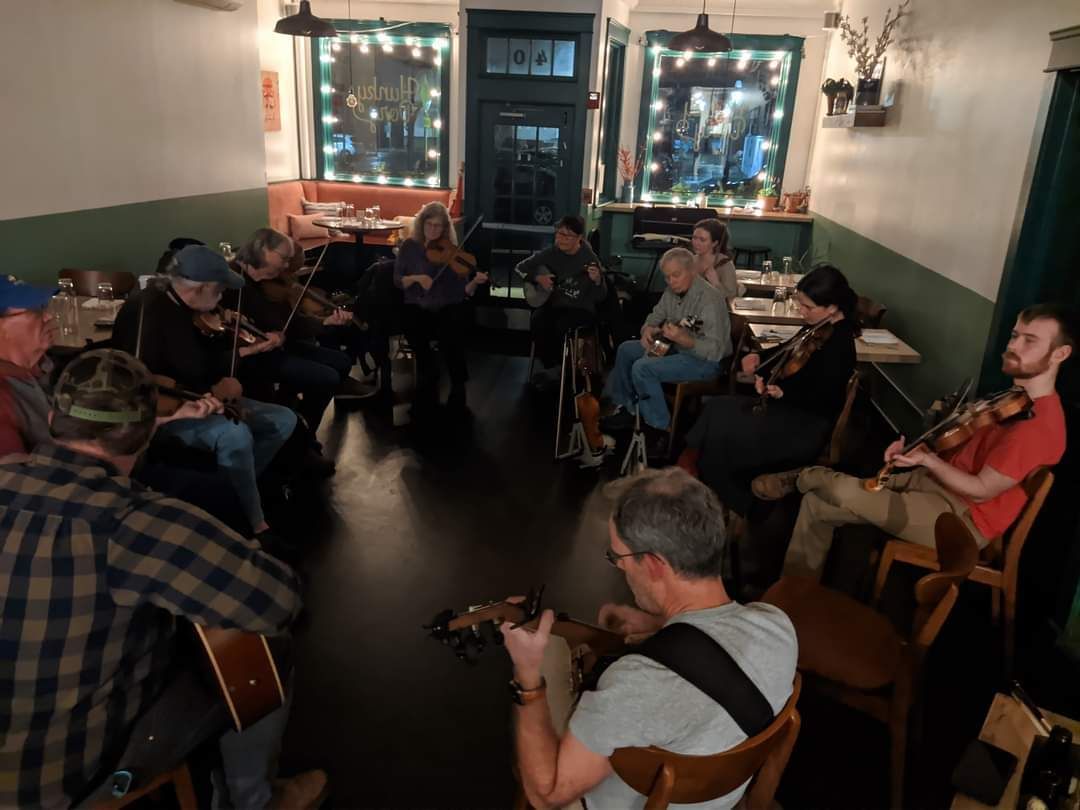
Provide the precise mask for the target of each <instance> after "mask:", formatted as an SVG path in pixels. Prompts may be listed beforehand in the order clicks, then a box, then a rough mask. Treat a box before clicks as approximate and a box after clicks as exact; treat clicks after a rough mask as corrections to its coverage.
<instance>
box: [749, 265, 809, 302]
mask: <svg viewBox="0 0 1080 810" xmlns="http://www.w3.org/2000/svg"><path fill="white" fill-rule="evenodd" d="M774 272H776V271H774ZM764 275H765V274H764V273H762V272H761V271H760V270H736V271H735V279H736V280H737V281H738V282H739V284H741V285H742V286H743V287H744V288H745V289H746V295H747V296H748V297H751V298H762V297H764V298H772V296H773V293H774V292H775V291H776V288H777V287H784V288H785V289H788V290H792V289H794V288H795V285H796V284H798V283H799V282H800V281H802V278H803V277H802V274H800V273H791V274H789V275H784V274H783V273H780V274H779V281H778V283H776V284H766V283H765V282H764V281H763V279H762V276H764Z"/></svg>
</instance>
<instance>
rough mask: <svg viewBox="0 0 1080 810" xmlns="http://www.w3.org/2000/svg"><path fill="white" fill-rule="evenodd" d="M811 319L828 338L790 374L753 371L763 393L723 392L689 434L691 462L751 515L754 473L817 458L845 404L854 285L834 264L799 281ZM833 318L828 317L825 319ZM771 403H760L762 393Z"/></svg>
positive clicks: (758, 360)
mask: <svg viewBox="0 0 1080 810" xmlns="http://www.w3.org/2000/svg"><path fill="white" fill-rule="evenodd" d="M796 300H797V301H798V304H799V310H800V312H801V313H802V317H803V320H804V321H805V322H806V324H807V326H814V325H818V324H821V327H822V328H823V329H825V330H827V337H826V339H825V340H824V342H823V343H822V344H821V346H820V347H819V348H818V349H817V350H816V351H814V352H813V354H811V355H810V358H809V360H807V362H806V364H805V365H804V366H803V367H802V368H801V369H799V371H797V372H796V373H794V374H792V375H791V376H790V377H783V378H782V379H778V380H777V381H775V382H774V383H773V384H772V385H769V384H768V383H767V380H768V378H769V375H770V374H771V371H772V368H771V366H770V367H769V368H766V369H762V371H761V373H760V374H758V375H756V376H755V378H754V382H755V388H756V390H757V393H758V396H757V397H749V396H721V397H716V398H715V399H712V400H710V401H709V402H708V404H707V405H706V406H705V408H704V410H703V411H702V413H701V416H700V417H699V418H698V421H697V423H696V424H695V425H694V427H693V428H692V429H691V430H690V433H689V434H688V435H687V437H686V442H687V450H688V452H687V453H686V454H684V459H685V460H686V463H687V464H690V465H694V464H696V467H697V471H698V473H699V475H700V477H701V480H702V481H704V482H705V483H706V484H708V485H709V486H710V487H712V488H713V489H714V490H716V492H717V494H718V495H719V496H720V499H721V500H722V501H723V502H724V504H725V505H726V506H727V507H728V508H730V509H731V510H733V511H734V512H737V513H738V514H740V515H744V516H745V515H746V513H747V511H748V510H749V508H750V504H751V503H752V502H753V493H752V492H751V490H750V481H751V480H752V479H753V477H754V476H755V475H758V474H760V473H763V472H771V471H775V470H786V469H789V468H791V467H797V466H800V465H803V464H806V463H808V462H811V461H813V460H814V459H815V458H817V456H818V454H820V452H821V450H822V448H823V447H824V446H825V442H826V441H828V439H829V435H830V433H831V432H832V428H833V425H834V424H835V422H836V418H837V416H839V414H840V411H841V410H842V409H843V407H844V398H845V395H846V391H847V383H848V380H849V379H850V378H851V373H852V371H853V370H854V368H855V337H856V335H858V333H859V327H858V324H857V322H856V319H855V304H856V301H857V298H856V295H855V292H854V291H853V290H852V289H851V287H850V285H849V284H848V282H847V279H846V278H844V274H843V273H841V272H840V271H839V270H837V269H836V268H835V267H833V266H831V265H821V266H819V267H816V268H814V269H813V270H811V271H810V272H809V273H807V274H806V275H805V276H804V277H803V279H802V280H801V281H800V282H799V284H798V286H797V287H796ZM823 322H827V323H823ZM775 351H778V349H774V350H772V352H765V353H762V354H758V353H753V354H748V355H746V356H745V357H744V358H743V359H742V363H741V364H742V370H743V371H744V372H746V373H748V374H752V373H754V372H756V371H757V370H758V368H759V367H760V366H761V365H762V363H767V362H768V358H769V356H770V355H771V354H772V353H773V352H775ZM763 397H764V398H765V401H766V407H765V408H755V407H754V406H755V405H757V404H758V403H759V402H760V401H761V399H762V398H763Z"/></svg>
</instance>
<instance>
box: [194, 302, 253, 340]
mask: <svg viewBox="0 0 1080 810" xmlns="http://www.w3.org/2000/svg"><path fill="white" fill-rule="evenodd" d="M237 319H239V340H240V342H241V343H246V344H247V345H249V346H250V345H252V344H253V343H261V342H262V341H264V340H269V339H270V336H269V335H268V334H266V332H264V331H262V330H261V329H259V327H257V326H256V325H255V324H254V323H252V322H251V319H250V318H248V317H247V316H245V315H239V314H238V313H237V312H235V311H234V310H231V309H222V308H221V307H218V308H217V309H215V310H213V311H212V312H196V313H194V314H193V315H192V317H191V320H192V323H194V324H195V328H196V329H198V330H199V331H200V332H202V334H204V335H206V336H207V337H220V336H222V335H231V334H233V333H234V332H235V331H236V327H237V323H238V320H237Z"/></svg>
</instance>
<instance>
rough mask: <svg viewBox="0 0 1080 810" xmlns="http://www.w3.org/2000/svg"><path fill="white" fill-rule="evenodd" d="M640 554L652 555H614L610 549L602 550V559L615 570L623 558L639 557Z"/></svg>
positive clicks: (645, 552)
mask: <svg viewBox="0 0 1080 810" xmlns="http://www.w3.org/2000/svg"><path fill="white" fill-rule="evenodd" d="M642 554H652V552H651V551H631V552H629V553H627V554H616V553H615V552H614V551H612V550H611V549H610V548H605V549H604V559H605V560H607V561H608V563H610V564H611V565H613V566H614V567H615V568H618V567H619V560H621V559H622V558H623V557H640V556H641V555H642Z"/></svg>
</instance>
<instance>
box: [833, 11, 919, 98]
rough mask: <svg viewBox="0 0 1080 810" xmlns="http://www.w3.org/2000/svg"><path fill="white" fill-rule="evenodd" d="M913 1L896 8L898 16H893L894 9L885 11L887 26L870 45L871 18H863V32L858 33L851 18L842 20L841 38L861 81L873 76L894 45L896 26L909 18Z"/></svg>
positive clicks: (844, 17) (846, 17) (884, 26)
mask: <svg viewBox="0 0 1080 810" xmlns="http://www.w3.org/2000/svg"><path fill="white" fill-rule="evenodd" d="M910 4H911V0H904V2H902V3H901V4H900V5H899V6H897V7H896V16H895V17H894V16H892V7H891V6H890V7H889V8H887V9H885V24H884V25H883V26H882V28H881V35H880V36H878V38H877V39H876V40H875V41H874V43H873V46H871V43H870V25H869V19H870V18H869V17H863V18H862V31H856V30H855V28H854V27H853V26H852V24H851V17H850V16H848V15H847V14H845V15H844V16H843V17H841V18H840V38H841V39H843V41H844V44H845V45H847V48H848V56H850V57H851V58H852V59H854V60H855V73H856V74H857V75H858V77H859V78H860V79H869V78H871V77H872V76H873V73H874V68H875V67H877V65H878V63H879V62H881V57H883V56H884V55H885V51H886V50H887V49H888V47H889V45H891V44H892V43H893V36H894V34H895V33H896V26H897V24H898V23H899V22H900V20H901V18H903V17H908V16H910V15H911V12H910V11H908V10H907V7H908V6H909V5H910Z"/></svg>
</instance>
